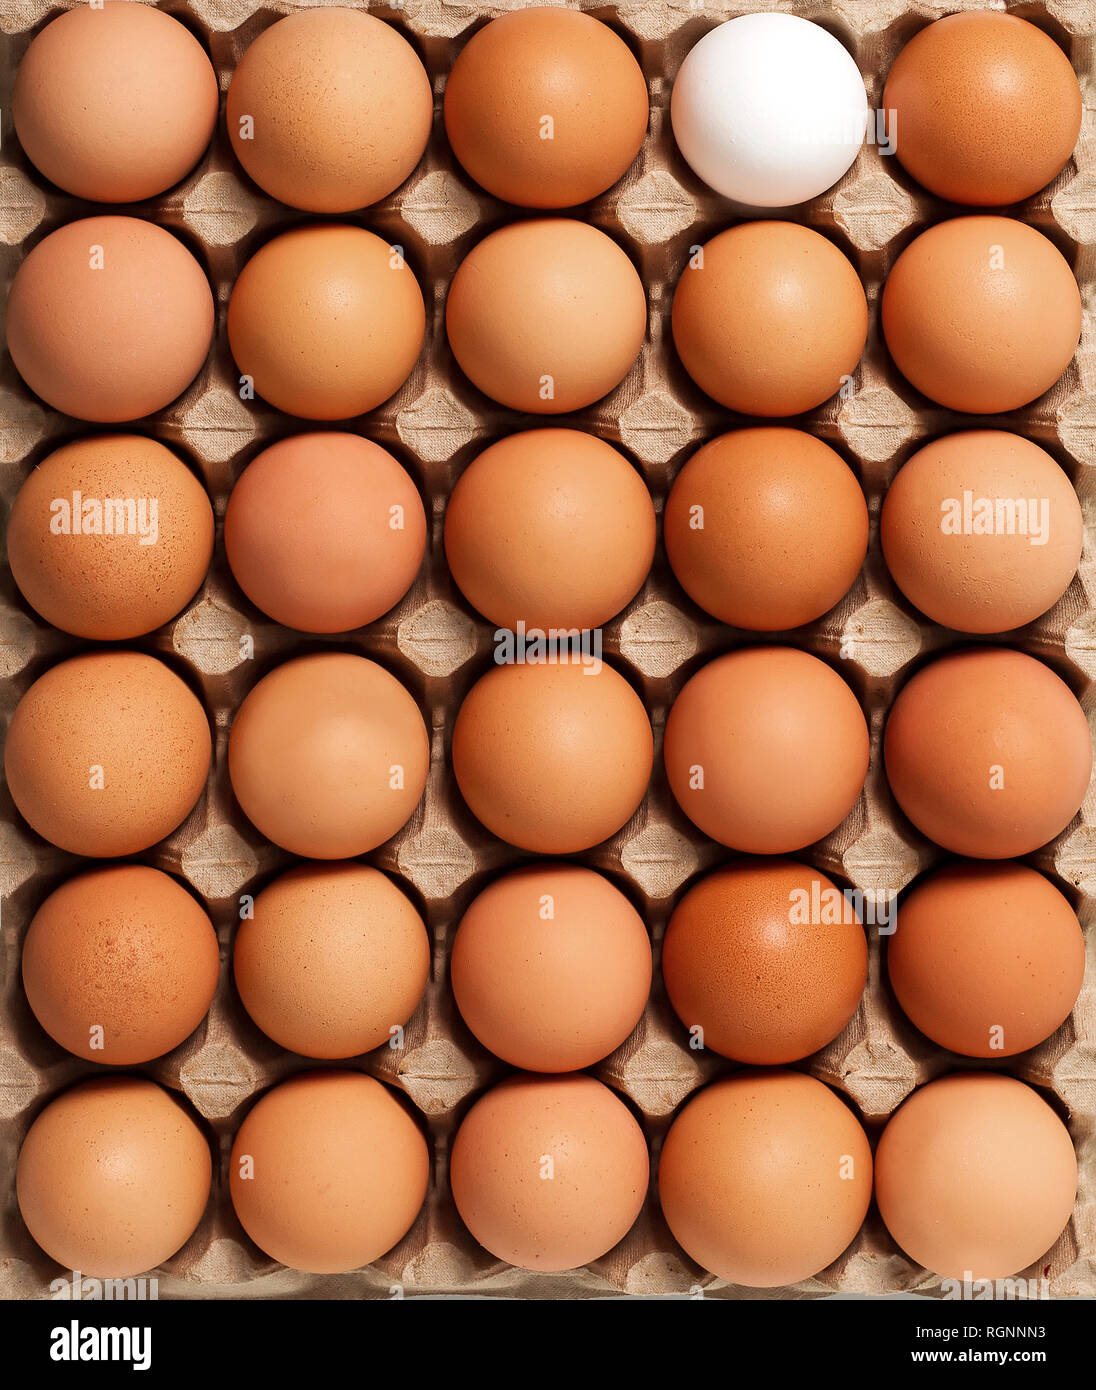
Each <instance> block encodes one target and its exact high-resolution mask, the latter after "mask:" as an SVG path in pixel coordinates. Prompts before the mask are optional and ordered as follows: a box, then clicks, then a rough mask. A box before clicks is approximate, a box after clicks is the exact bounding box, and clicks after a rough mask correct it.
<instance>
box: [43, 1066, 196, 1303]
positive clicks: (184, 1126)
mask: <svg viewBox="0 0 1096 1390" xmlns="http://www.w3.org/2000/svg"><path fill="white" fill-rule="evenodd" d="M211 1174H212V1163H211V1161H210V1153H209V1143H208V1141H207V1140H206V1137H205V1135H204V1134H203V1133H202V1131H201V1130H200V1129H199V1128H198V1126H197V1124H196V1123H195V1122H194V1119H193V1118H192V1116H191V1113H190V1111H189V1110H188V1109H186V1108H185V1107H184V1106H183V1104H182V1103H181V1102H180V1101H178V1100H176V1099H175V1097H174V1096H172V1095H171V1094H170V1093H169V1092H167V1091H165V1090H164V1089H163V1088H162V1087H161V1086H157V1085H155V1084H154V1083H153V1082H151V1081H145V1080H143V1079H141V1078H139V1077H136V1076H100V1077H94V1078H93V1079H92V1080H91V1081H85V1082H83V1083H82V1084H81V1085H79V1086H74V1087H73V1088H72V1089H71V1090H69V1091H65V1092H63V1093H62V1094H61V1095H59V1096H58V1097H57V1098H56V1099H55V1100H53V1101H51V1102H50V1103H49V1105H47V1106H46V1108H45V1109H44V1110H43V1111H41V1112H40V1114H39V1115H38V1118H37V1119H36V1120H35V1121H34V1123H33V1124H32V1125H31V1127H30V1129H29V1131H28V1132H27V1137H26V1139H25V1140H24V1141H23V1147H22V1149H21V1150H20V1153H19V1163H18V1167H17V1169H16V1176H15V1185H16V1195H17V1197H18V1199H19V1210H20V1212H21V1214H22V1217H23V1220H24V1221H25V1222H26V1224H27V1230H28V1231H30V1233H31V1235H32V1236H33V1237H34V1239H35V1240H36V1241H37V1242H38V1244H39V1245H40V1246H41V1247H42V1249H43V1250H44V1251H45V1252H46V1254H47V1255H49V1256H50V1257H51V1258H52V1259H54V1260H56V1261H57V1262H58V1263H59V1264H61V1265H64V1266H65V1267H66V1268H68V1269H73V1270H79V1271H80V1273H81V1274H85V1275H89V1276H90V1277H92V1278H96V1279H128V1278H131V1277H132V1276H134V1275H137V1274H143V1273H144V1272H145V1271H146V1270H151V1269H155V1268H156V1267H157V1266H158V1265H161V1264H163V1262H164V1261H165V1260H167V1259H169V1258H170V1257H171V1256H172V1255H174V1254H175V1252H176V1251H177V1250H178V1249H179V1247H180V1246H182V1245H184V1244H185V1243H186V1241H187V1240H189V1239H190V1237H191V1235H192V1234H193V1232H194V1229H195V1227H196V1226H197V1225H198V1222H199V1221H200V1220H201V1219H202V1213H203V1211H204V1210H205V1206H206V1202H207V1201H208V1200H209V1187H210V1178H211Z"/></svg>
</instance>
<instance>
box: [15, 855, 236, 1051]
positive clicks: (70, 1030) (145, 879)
mask: <svg viewBox="0 0 1096 1390" xmlns="http://www.w3.org/2000/svg"><path fill="white" fill-rule="evenodd" d="M219 968H220V953H219V951H218V949H217V934H216V933H215V932H214V930H213V924H212V922H211V921H210V920H209V917H208V916H207V914H206V913H205V912H204V911H203V910H202V907H201V905H200V904H199V903H198V902H197V900H196V899H194V898H192V897H191V895H190V894H189V893H188V892H187V891H186V889H185V888H183V887H181V886H180V885H179V884H178V883H176V881H175V880H174V879H173V878H169V877H168V875H167V874H164V873H161V872H160V871H159V869H149V868H146V867H145V866H144V865H141V864H124V865H116V866H114V867H111V868H105V869H95V870H93V871H92V872H91V873H87V874H81V875H80V876H79V877H78V878H71V879H69V880H68V882H67V883H63V884H62V885H61V887H60V888H58V889H56V890H55V891H54V892H53V893H51V894H50V895H49V897H48V898H47V899H46V900H45V902H44V903H43V904H42V906H41V907H40V908H39V909H38V911H37V912H36V913H35V914H34V917H33V919H32V921H31V924H30V927H29V929H28V931H27V936H26V940H25V941H24V942H23V986H24V988H25V989H26V992H27V1001H28V1002H29V1004H30V1006H31V1009H32V1010H33V1011H34V1016H35V1018H37V1020H38V1022H39V1023H40V1024H41V1025H42V1027H43V1028H44V1029H45V1030H46V1032H47V1033H48V1034H49V1035H50V1037H51V1038H53V1039H54V1040H55V1041H56V1042H59V1043H60V1044H61V1046H62V1047H66V1048H68V1050H69V1051H70V1052H74V1053H75V1054H76V1056H77V1057H84V1058H86V1059H87V1060H88V1061H89V1062H109V1063H111V1064H112V1065H113V1066H132V1065H133V1064H134V1063H137V1062H148V1061H150V1060H151V1059H152V1058H153V1057H160V1056H162V1055H163V1054H164V1053H165V1052H170V1051H171V1049H172V1048H173V1047H178V1045H179V1044H180V1043H181V1042H183V1041H184V1039H186V1038H188V1037H189V1036H190V1034H191V1033H193V1032H194V1030H195V1028H197V1026H198V1024H199V1023H201V1021H202V1019H203V1018H205V1016H206V1014H207V1012H208V1011H209V1006H210V1004H211V1003H212V1002H213V992H214V990H215V989H216V988H217V972H218V970H219Z"/></svg>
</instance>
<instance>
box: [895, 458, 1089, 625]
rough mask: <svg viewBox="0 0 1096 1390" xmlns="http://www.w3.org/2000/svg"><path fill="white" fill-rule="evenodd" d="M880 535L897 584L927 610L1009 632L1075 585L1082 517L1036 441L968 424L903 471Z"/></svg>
mask: <svg viewBox="0 0 1096 1390" xmlns="http://www.w3.org/2000/svg"><path fill="white" fill-rule="evenodd" d="M879 535H880V539H881V540H882V543H883V555H884V557H885V558H886V561H887V568H888V569H889V570H890V572H891V574H892V575H893V576H894V581H895V583H896V584H897V585H898V587H899V588H900V589H901V590H902V592H903V593H904V594H905V595H906V597H907V598H908V599H909V600H910V602H911V603H914V604H916V606H917V607H918V608H920V610H921V611H922V613H924V614H926V615H927V616H928V617H930V618H932V619H933V620H934V621H936V622H938V623H943V624H944V626H945V627H952V628H957V629H958V630H959V631H960V632H1006V631H1008V630H1009V629H1011V628H1015V627H1020V626H1021V625H1022V624H1023V623H1029V622H1031V621H1032V620H1033V619H1035V618H1038V617H1039V616H1040V614H1042V613H1045V612H1046V611H1047V609H1048V608H1052V607H1053V606H1054V604H1055V603H1057V602H1058V600H1059V599H1060V598H1061V597H1062V595H1063V594H1064V593H1065V591H1066V590H1067V589H1068V588H1069V586H1070V583H1071V581H1072V579H1073V576H1074V574H1076V572H1077V565H1078V563H1079V562H1080V559H1081V546H1082V545H1083V543H1084V517H1083V516H1082V515H1081V504H1080V503H1079V502H1078V500H1077V494H1076V493H1075V492H1074V491H1073V488H1072V486H1071V485H1070V481H1069V479H1068V478H1067V477H1066V475H1065V473H1064V472H1063V471H1062V469H1061V468H1060V467H1059V466H1058V464H1057V463H1056V462H1055V460H1054V459H1053V458H1051V456H1050V455H1049V454H1048V453H1046V452H1045V451H1044V450H1043V449H1040V448H1039V446H1038V445H1037V444H1032V442H1031V441H1030V440H1028V439H1022V438H1021V437H1020V435H1018V434H1006V433H1005V432H1004V431H1003V430H970V431H969V432H966V433H964V434H951V435H947V436H945V437H944V438H943V439H937V440H935V441H934V442H933V443H931V444H926V445H925V447H924V448H923V449H919V450H918V451H917V453H916V454H914V455H913V457H912V458H911V459H910V460H909V461H908V462H907V463H906V464H905V465H904V466H903V467H902V468H901V469H900V470H899V472H898V475H897V477H896V478H895V479H894V482H893V483H891V485H890V490H889V491H888V493H887V496H886V498H885V500H884V503H883V513H882V516H881V518H880V523H879Z"/></svg>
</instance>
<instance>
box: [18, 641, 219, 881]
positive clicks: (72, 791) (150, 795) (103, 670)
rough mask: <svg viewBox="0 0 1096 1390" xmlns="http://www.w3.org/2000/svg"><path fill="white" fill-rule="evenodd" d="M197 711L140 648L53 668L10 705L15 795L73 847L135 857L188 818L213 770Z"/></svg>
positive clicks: (34, 822)
mask: <svg viewBox="0 0 1096 1390" xmlns="http://www.w3.org/2000/svg"><path fill="white" fill-rule="evenodd" d="M210 754H211V742H210V736H209V721H208V720H207V718H206V713H205V710H204V709H203V708H202V706H201V704H200V703H199V701H198V699H197V697H196V696H195V695H194V694H193V693H192V692H191V690H190V687H189V686H188V685H186V684H185V683H184V682H183V681H181V680H180V679H179V677H178V676H177V675H175V673H174V672H173V671H172V670H170V668H169V667H167V666H165V665H164V663H163V662H162V661H157V660H156V658H155V657H151V656H146V655H145V654H144V653H143V652H120V651H97V652H87V653H85V654H84V655H82V656H74V657H71V658H70V659H69V660H68V661H62V662H61V663H60V664H59V665H57V666H52V667H50V669H49V670H48V671H46V672H45V674H44V675H42V676H39V678H38V679H37V680H36V681H35V682H34V684H33V685H32V686H31V687H30V688H29V689H28V690H27V691H26V693H25V694H24V695H23V697H22V699H21V700H20V701H19V703H18V704H17V705H16V707H15V712H14V713H13V715H12V716H11V723H10V724H9V725H8V738H7V743H6V745H5V748H4V771H5V773H6V775H7V781H8V788H9V790H10V791H11V795H12V800H13V801H14V802H15V805H16V808H17V809H18V811H19V813H20V815H22V816H23V817H24V819H25V820H26V821H27V822H28V823H29V825H30V827H31V829H32V830H36V831H37V832H38V834H39V835H42V836H43V837H44V838H45V839H47V840H49V841H51V843H53V844H55V845H58V846H59V847H60V848H61V849H65V850H69V851H71V852H72V853H73V854H84V855H87V856H89V857H90V858H95V859H107V858H114V857H116V856H119V855H125V854H136V853H137V852H138V851H139V850H143V849H148V848H149V846H150V845H154V844H156V843H157V841H159V840H162V839H163V838H164V837H165V836H166V835H170V834H171V832H172V831H173V830H174V829H175V828H176V827H177V826H178V825H179V824H180V823H181V822H182V821H183V820H184V819H185V818H186V816H187V815H188V813H189V812H190V811H191V809H192V808H193V806H194V804H195V802H196V801H197V800H198V798H199V796H200V795H201V793H202V789H203V788H204V787H205V782H206V777H207V776H208V775H209V763H210Z"/></svg>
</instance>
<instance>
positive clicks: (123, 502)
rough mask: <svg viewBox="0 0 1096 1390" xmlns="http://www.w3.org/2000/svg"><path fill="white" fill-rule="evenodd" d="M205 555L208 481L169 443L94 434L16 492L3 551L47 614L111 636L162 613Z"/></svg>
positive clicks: (103, 638)
mask: <svg viewBox="0 0 1096 1390" xmlns="http://www.w3.org/2000/svg"><path fill="white" fill-rule="evenodd" d="M212 556H213V508H212V507H211V506H210V504H209V498H208V496H207V495H206V491H205V488H204V487H203V486H202V484H201V483H200V482H199V481H198V479H197V478H196V477H195V476H194V474H193V473H192V472H191V471H190V469H189V468H187V467H186V465H185V464H184V463H183V462H182V460H181V459H179V458H178V457H177V455H175V454H173V453H172V452H171V450H170V449H165V448H164V446H163V445H162V444H157V442H156V441H155V440H154V439H145V438H144V437H143V436H141V435H136V434H96V435H92V436H91V437H90V438H88V439H78V440H75V441H74V442H73V443H72V444H65V445H63V446H62V447H61V448H60V449H57V450H56V451H55V452H54V453H52V454H50V455H49V456H48V458H46V459H44V460H43V461H42V462H41V463H40V464H39V465H38V467H37V468H35V469H34V471H33V472H32V473H31V474H30V476H29V477H28V478H27V480H26V482H24V484H23V486H22V487H21V488H20V489H19V493H18V495H17V497H16V499H15V504H14V505H13V507H12V509H11V519H10V521H9V523H8V560H9V563H10V564H11V572H12V576H13V577H14V579H15V582H16V584H18V585H19V588H20V590H21V591H22V594H23V597H24V598H25V599H26V600H27V602H28V603H29V604H30V605H31V607H32V608H33V609H35V611H36V612H38V613H40V614H41V615H42V617H43V618H45V620H46V621H47V622H48V623H52V624H53V626H54V627H59V628H61V629H62V631H64V632H72V633H75V634H76V636H77V637H90V638H93V639H94V640H95V641H97V642H115V641H118V640H120V639H126V638H130V637H140V636H142V635H143V634H144V633H146V632H152V631H154V630H155V629H156V628H158V627H162V626H163V624H164V623H166V622H169V621H170V620H171V619H172V618H174V617H175V615H176V614H177V613H178V612H179V611H180V609H182V608H185V607H186V605H187V603H188V602H189V601H190V600H191V599H192V598H193V597H194V595H195V593H196V592H197V590H198V589H199V588H200V587H201V584H202V581H203V580H204V579H205V576H206V571H207V570H208V568H209V562H210V560H211V558H212Z"/></svg>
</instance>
